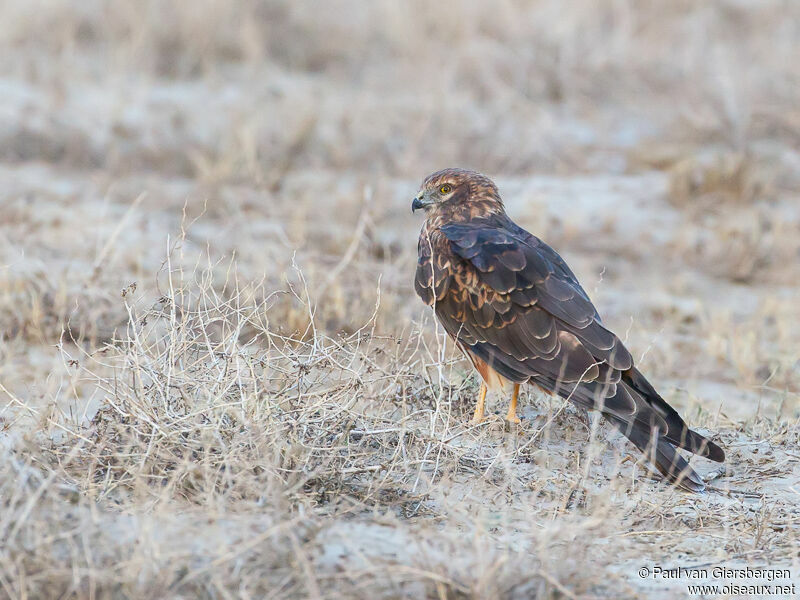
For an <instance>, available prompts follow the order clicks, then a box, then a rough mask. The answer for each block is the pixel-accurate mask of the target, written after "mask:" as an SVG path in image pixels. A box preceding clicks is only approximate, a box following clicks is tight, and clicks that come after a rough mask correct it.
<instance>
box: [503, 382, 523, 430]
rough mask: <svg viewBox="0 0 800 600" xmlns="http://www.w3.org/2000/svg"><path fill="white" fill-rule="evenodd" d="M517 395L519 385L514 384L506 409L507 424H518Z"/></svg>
mask: <svg viewBox="0 0 800 600" xmlns="http://www.w3.org/2000/svg"><path fill="white" fill-rule="evenodd" d="M518 395H519V384H518V383H515V384H514V393H513V394H512V395H511V405H510V406H509V407H508V414H506V421H508V422H509V423H519V422H520V421H519V417H518V416H517V396H518Z"/></svg>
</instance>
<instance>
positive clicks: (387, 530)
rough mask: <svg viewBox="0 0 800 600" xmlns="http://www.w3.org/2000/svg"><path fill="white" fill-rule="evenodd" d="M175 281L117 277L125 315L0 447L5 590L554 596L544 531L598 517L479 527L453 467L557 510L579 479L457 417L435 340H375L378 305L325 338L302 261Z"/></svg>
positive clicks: (66, 348) (68, 350)
mask: <svg viewBox="0 0 800 600" xmlns="http://www.w3.org/2000/svg"><path fill="white" fill-rule="evenodd" d="M168 275H169V276H168V283H167V284H166V287H167V290H168V291H166V292H165V293H164V295H163V297H162V298H160V299H159V301H158V302H156V303H155V304H152V302H150V303H148V301H147V300H146V299H145V298H141V299H138V298H139V296H141V292H140V293H139V294H137V293H136V291H135V286H131V287H129V288H126V289H125V290H123V293H122V298H121V300H120V301H121V303H122V304H123V305H124V308H125V310H126V312H127V313H128V316H129V318H128V321H127V325H126V326H125V327H124V329H123V330H120V331H118V332H117V333H116V334H115V336H114V337H113V339H111V340H109V341H108V342H107V343H106V344H104V345H103V346H102V347H100V348H98V349H95V350H92V349H87V348H82V347H81V346H80V345H78V346H76V345H71V344H67V343H65V344H63V346H62V347H61V351H62V354H63V356H64V361H65V363H66V366H67V368H68V369H69V370H71V371H72V372H73V373H74V376H73V377H72V378H71V379H70V380H68V381H65V382H64V384H63V386H62V389H61V390H60V395H59V398H58V399H57V400H59V401H58V402H54V403H53V405H52V406H51V407H50V409H49V410H48V411H45V412H42V413H39V414H38V415H37V416H38V426H36V427H34V428H33V430H32V431H31V432H30V433H29V435H28V436H26V437H25V438H24V439H23V440H21V441H20V442H19V443H18V444H16V445H11V444H10V445H9V446H8V448H7V449H6V450H5V454H6V460H4V461H2V466H0V469H2V474H0V503H1V504H2V510H1V511H0V514H2V517H0V536H2V538H3V539H4V540H5V544H4V546H3V549H2V550H1V551H0V585H1V586H2V587H3V589H4V590H5V592H6V593H7V594H8V595H9V596H12V597H21V596H25V595H26V594H27V595H29V596H31V597H36V596H48V597H52V596H56V595H63V596H70V595H72V596H78V597H83V596H88V597H126V596H127V597H161V596H162V595H164V594H170V595H179V596H180V595H184V596H186V597H196V596H198V595H202V596H209V597H226V596H227V595H228V594H231V593H233V594H236V595H249V596H251V597H266V595H267V594H273V597H319V598H322V597H326V598H328V597H370V598H374V597H381V596H384V597H397V596H403V595H406V594H409V593H411V594H417V595H422V594H426V595H436V596H438V597H458V596H464V595H470V594H477V595H479V596H480V597H492V596H497V595H501V594H507V593H512V594H517V595H520V597H526V594H530V593H534V592H536V591H538V592H549V593H559V592H558V590H562V591H563V590H565V588H564V586H563V584H562V583H561V581H562V580H563V579H564V578H565V577H566V578H570V575H571V574H572V570H573V569H575V568H577V567H576V566H575V565H576V563H575V562H574V560H572V561H566V562H565V561H561V560H559V559H558V558H557V554H554V553H553V552H552V547H550V549H549V550H548V551H547V552H542V551H541V550H543V549H544V548H545V540H548V542H547V544H548V545H549V546H551V544H552V543H553V540H555V543H558V540H559V539H561V538H562V537H563V538H564V539H572V538H573V537H574V536H575V535H578V533H579V532H580V531H581V530H584V529H587V528H588V529H592V528H597V527H598V526H599V524H600V522H601V520H600V521H599V520H598V518H597V515H596V513H595V514H594V515H593V514H591V512H592V511H591V510H589V509H587V511H586V514H581V515H578V516H576V519H577V520H573V521H570V520H569V519H567V521H565V522H562V523H559V524H555V523H554V524H552V525H549V526H542V525H541V524H539V525H536V524H535V522H536V519H533V518H531V519H529V520H525V519H526V511H528V513H527V517H530V516H532V515H533V513H534V512H535V511H539V510H550V509H545V508H544V506H545V505H544V504H543V505H542V507H539V508H537V507H534V506H526V507H524V508H523V509H522V512H521V513H519V514H516V515H514V514H513V512H508V513H506V514H503V513H498V514H495V515H493V516H491V518H490V519H489V525H487V526H485V527H483V526H479V525H478V520H477V519H476V517H477V515H479V514H481V510H482V509H481V508H480V506H477V507H476V503H475V502H474V497H472V498H471V497H470V496H471V495H473V496H474V495H475V494H477V495H478V496H479V497H480V496H481V495H482V494H484V493H485V490H483V489H482V488H478V487H476V488H475V489H471V490H470V489H468V488H465V487H461V488H460V487H459V485H461V486H463V484H464V482H465V481H466V482H470V481H473V480H476V481H478V482H479V483H480V484H481V485H484V484H486V483H487V482H488V484H489V486H488V488H487V489H489V490H490V492H489V493H490V495H491V496H496V495H497V494H498V493H500V494H503V493H505V494H513V493H514V492H516V493H519V491H520V490H526V491H530V492H531V493H532V494H533V495H534V496H540V497H545V498H550V499H551V500H553V499H555V501H556V505H558V504H562V505H566V504H567V503H571V502H572V501H573V497H574V492H575V489H574V487H573V486H572V485H571V484H570V482H569V481H566V483H567V485H566V486H562V487H556V488H553V487H552V483H553V482H552V481H549V480H548V479H547V478H541V477H540V478H538V479H537V478H533V477H532V476H531V477H530V478H529V479H525V478H520V477H518V476H517V475H513V474H512V472H513V471H512V469H510V465H511V463H512V462H522V463H529V464H530V465H531V467H530V468H531V469H536V468H537V465H536V463H537V460H538V459H537V457H536V456H535V453H534V448H535V446H534V445H533V444H531V443H530V442H528V443H527V444H522V445H516V446H514V447H509V448H506V447H504V443H503V442H502V441H500V442H497V441H496V440H493V441H489V440H486V439H485V436H484V438H479V437H478V435H479V434H477V433H476V432H474V431H470V430H468V429H467V428H465V427H461V423H463V421H465V418H466V416H467V413H468V411H469V410H470V407H469V405H467V404H466V403H464V402H462V399H463V396H465V395H469V396H471V395H472V394H473V393H474V389H473V388H474V384H473V383H472V382H470V381H468V380H463V379H462V381H461V383H459V384H458V385H456V384H452V383H450V382H449V381H450V380H451V379H453V380H455V379H457V378H455V377H453V376H452V373H448V372H447V370H448V369H449V368H450V365H451V364H452V363H451V362H448V361H447V360H443V358H444V356H445V355H444V354H443V353H442V351H441V350H442V349H441V348H440V347H436V345H435V344H436V342H437V340H438V338H433V337H431V338H425V337H424V336H422V335H421V334H419V333H413V332H412V333H410V334H409V335H408V336H406V338H405V339H396V338H393V337H388V336H379V335H377V334H376V332H375V329H374V323H375V315H373V316H372V318H367V319H365V322H364V325H363V327H361V328H360V329H357V330H356V331H355V332H354V333H352V334H348V335H340V336H335V335H334V336H329V335H325V334H323V333H321V332H320V331H318V330H317V329H316V327H315V318H316V315H315V309H314V308H313V303H312V302H311V300H310V299H309V294H308V291H307V290H306V289H305V288H304V286H303V278H302V275H301V274H300V275H299V276H298V278H297V285H289V286H288V287H287V289H286V290H285V291H284V292H282V293H281V294H275V293H266V292H265V291H264V289H263V288H261V287H260V286H258V285H254V286H240V285H238V283H237V282H236V281H235V277H234V278H233V279H234V281H233V283H230V284H224V285H222V286H214V285H212V283H211V281H212V279H213V277H212V276H211V273H210V271H209V272H197V274H196V276H195V277H192V278H190V281H187V282H182V281H181V277H180V275H179V274H177V273H175V274H173V273H171V272H170V273H168ZM173 275H175V276H174V277H173ZM148 304H149V305H148ZM287 311H303V312H304V313H305V320H304V322H306V323H307V326H306V328H305V330H304V331H300V332H297V333H296V334H294V335H287V334H284V333H279V332H278V330H279V329H280V327H279V326H278V325H279V323H280V322H283V321H287V320H293V321H294V322H300V321H303V319H301V318H299V317H298V315H297V314H293V315H289V314H288V312H287ZM66 398H69V399H70V401H69V402H65V399H66ZM85 406H91V407H93V408H91V409H89V410H87V409H86V408H84V407H85ZM500 438H502V436H500ZM476 440H479V441H478V442H477V443H476ZM529 475H531V474H530V473H529ZM532 481H536V482H537V483H536V484H535V489H534V488H532V487H531V486H532V485H534V484H532V483H531V482H532ZM482 502H484V500H481V499H479V500H478V504H480V503H482ZM598 502H600V501H598ZM594 509H597V507H596V506H595V507H594ZM600 509H602V510H605V508H603V507H602V506H601V507H600ZM520 518H522V519H523V523H524V525H522V532H523V535H522V536H521V537H516V538H512V537H509V536H512V534H513V533H514V531H516V533H517V534H519V532H520V529H519V527H520V525H516V526H515V527H516V530H512V529H504V528H503V527H500V526H501V525H503V524H506V525H508V524H509V523H510V522H512V520H516V519H520ZM545 522H547V521H546V520H545ZM465 536H468V538H469V539H468V540H467V539H466V538H465ZM590 546H591V544H589V545H586V546H585V547H584V549H582V550H581V553H582V552H585V551H588V548H589V547H590ZM571 553H573V554H574V552H573V551H571ZM454 556H456V557H457V558H453V557H454ZM573 558H575V557H573ZM587 585H589V584H587Z"/></svg>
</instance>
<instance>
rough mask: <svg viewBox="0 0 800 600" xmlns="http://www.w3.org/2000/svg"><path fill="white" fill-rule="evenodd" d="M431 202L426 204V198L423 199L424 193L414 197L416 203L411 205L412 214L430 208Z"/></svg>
mask: <svg viewBox="0 0 800 600" xmlns="http://www.w3.org/2000/svg"><path fill="white" fill-rule="evenodd" d="M429 204H430V202H426V201H425V198H424V197H423V195H422V193H421V192H420V193H419V194H417V195H416V196H415V197H414V201H413V202H412V203H411V212H412V213H413V212H414V211H416V210H417V209H418V208H425V207H426V206H428V205H429Z"/></svg>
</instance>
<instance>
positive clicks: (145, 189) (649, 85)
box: [0, 1, 800, 598]
mask: <svg viewBox="0 0 800 600" xmlns="http://www.w3.org/2000/svg"><path fill="white" fill-rule="evenodd" d="M3 10H4V13H5V15H4V16H5V18H4V19H3V20H4V24H3V25H2V26H1V27H0V47H1V48H2V49H3V52H2V53H0V54H2V58H0V67H1V68H2V70H0V73H1V75H0V90H1V91H2V96H3V100H2V102H1V103H0V190H2V191H0V426H2V433H0V448H1V449H2V453H3V460H2V461H1V462H2V466H0V469H2V473H0V503H2V509H1V510H0V534H1V535H0V539H3V540H4V542H3V544H2V545H0V590H2V595H4V596H8V597H10V598H50V597H65V598H69V597H76V598H163V597H170V598H193V597H209V598H232V597H253V598H261V597H272V598H299V597H304V598H305V597H311V598H351V597H358V598H378V597H385V598H400V597H431V598H470V597H472V598H530V597H553V598H562V597H569V598H571V597H581V598H583V597H612V598H620V597H631V598H632V597H642V596H648V597H656V598H673V597H676V596H695V597H712V598H715V597H740V596H741V597H751V596H756V595H757V594H755V593H754V592H755V591H759V592H760V593H762V594H765V593H766V592H765V590H764V589H761V590H754V589H749V590H744V591H741V593H739V592H737V591H732V590H731V589H730V588H728V590H727V593H726V591H724V590H722V589H719V590H716V591H714V590H705V591H696V592H693V591H691V590H689V589H688V587H687V586H688V585H691V584H693V583H694V581H693V580H692V579H691V577H692V574H691V573H689V572H684V573H683V574H681V575H680V576H678V577H673V578H670V577H662V576H660V575H654V573H656V572H657V568H663V569H673V568H676V567H684V568H688V569H690V571H691V570H692V569H707V571H708V573H706V575H707V577H705V580H704V581H702V582H701V583H710V584H712V585H718V586H720V588H722V586H724V585H725V584H736V585H764V584H768V585H786V586H791V585H792V584H794V585H795V586H796V587H797V588H800V556H799V555H798V552H797V548H798V541H799V540H800V508H798V507H799V506H800V502H799V501H800V498H799V497H798V493H800V451H799V450H798V441H800V358H799V357H800V286H799V285H798V281H800V177H799V176H798V173H800V168H799V167H800V151H798V147H799V146H798V141H799V140H800V113H798V112H797V108H796V102H795V100H796V93H797V91H798V89H797V81H800V71H798V70H797V69H798V66H797V65H796V64H794V63H795V62H796V61H792V60H790V58H791V57H792V56H795V55H796V52H797V51H798V50H800V48H798V44H800V42H799V41H798V40H800V32H798V31H797V25H796V23H797V22H800V20H797V19H795V20H794V21H793V20H792V19H790V18H789V17H788V16H787V14H786V13H787V11H788V12H791V11H792V10H794V9H793V8H791V7H788V6H786V5H784V4H782V3H777V2H762V3H755V4H752V5H750V4H748V5H745V4H743V3H738V2H720V3H714V4H710V5H708V6H695V5H693V4H690V3H675V5H674V6H673V5H670V6H669V7H668V6H666V5H661V6H657V5H655V4H654V5H652V6H644V5H638V4H635V5H634V4H628V3H612V2H609V3H606V2H600V3H596V2H592V3H589V2H581V3H576V4H575V5H574V7H573V8H572V9H571V10H569V11H565V10H563V9H562V8H561V7H560V3H557V2H552V3H550V2H538V3H530V4H528V3H511V2H509V3H501V4H499V5H497V7H496V8H495V9H493V10H489V9H487V8H486V7H485V6H484V5H482V4H481V3H471V2H463V3H459V2H447V3H444V4H442V5H441V7H438V8H433V7H430V6H428V5H427V4H422V3H419V4H413V5H412V4H409V5H407V6H405V5H402V4H398V3H389V2H376V3H373V4H371V5H370V7H369V8H363V6H362V5H356V4H355V3H349V2H342V3H340V4H338V5H337V6H335V7H334V6H333V5H331V6H327V5H326V7H324V8H322V7H315V6H312V5H310V4H302V3H300V4H297V3H294V4H290V3H283V2H266V3H261V2H242V3H217V2H210V1H209V2H203V3H198V4H193V3H192V4H190V3H162V2H155V1H153V2H147V3H142V4H140V5H136V6H135V7H134V5H131V6H130V7H127V8H125V7H122V6H120V5H111V4H107V3H103V2H89V3H85V4H83V5H82V6H81V7H73V6H70V5H69V4H68V3H61V2H43V3H39V4H36V5H33V4H29V3H23V2H10V3H8V4H7V6H6V7H5V8H4V9H3ZM795 16H798V17H800V15H795ZM767 32H769V35H768V34H767ZM667 49H671V51H670V52H667ZM450 165H459V166H465V167H472V168H477V169H480V170H482V171H484V172H486V173H487V174H489V175H491V176H492V177H494V178H495V179H496V181H497V182H498V184H499V186H500V189H501V193H502V195H503V197H504V199H505V201H506V205H507V209H508V212H509V214H510V215H511V216H512V218H514V219H515V220H516V221H517V222H518V223H519V224H520V225H522V226H524V227H525V228H527V229H529V230H530V231H532V232H533V233H535V234H537V235H539V236H540V237H542V238H544V239H545V240H546V241H547V242H548V243H550V244H551V245H553V246H554V247H555V248H557V249H558V250H559V251H560V252H561V253H562V255H563V256H564V257H565V258H566V259H567V260H568V262H569V263H570V265H571V266H572V268H573V270H574V271H575V272H576V274H577V275H578V277H579V278H580V279H581V281H582V282H583V284H584V287H585V288H586V289H587V290H588V291H589V293H590V294H591V295H592V297H593V299H594V301H595V304H596V305H597V306H598V309H599V310H600V312H601V314H602V315H603V317H604V320H605V322H606V323H607V324H608V325H609V326H610V327H611V328H612V329H613V330H615V331H616V332H618V333H619V335H620V336H621V337H623V338H624V339H625V340H626V343H627V345H628V347H629V348H630V349H631V350H632V351H633V353H634V355H635V356H636V358H637V360H638V364H639V366H640V368H641V370H642V371H643V372H645V373H646V374H647V375H648V377H649V378H650V379H651V381H652V382H653V383H654V385H655V386H656V387H657V388H658V389H659V390H660V391H661V393H662V395H663V396H664V397H665V398H666V399H667V400H668V401H669V402H670V403H671V404H672V405H673V406H675V407H676V408H677V409H678V410H679V411H680V412H681V414H682V415H684V417H685V418H686V420H687V421H688V422H689V423H690V424H691V425H692V426H693V427H694V428H696V429H698V430H699V431H701V432H704V433H705V434H707V435H710V436H712V438H713V439H714V440H715V441H717V442H718V443H719V444H720V445H722V446H723V447H724V448H725V450H726V452H727V456H728V460H727V461H726V463H725V464H724V465H722V466H720V465H717V464H714V463H708V462H704V461H703V460H702V459H696V460H693V462H692V464H693V465H695V468H696V469H697V470H698V471H699V472H700V473H701V474H702V475H703V476H704V477H706V479H707V480H709V482H710V484H709V491H707V492H706V493H705V494H700V495H690V494H686V493H683V492H680V491H676V490H674V489H672V488H670V487H668V486H666V485H664V484H663V483H661V482H660V481H658V480H657V479H653V478H651V477H650V476H649V475H648V472H647V469H646V467H645V466H644V465H642V464H641V463H637V459H638V457H637V456H636V455H635V454H633V453H632V452H631V448H630V447H629V446H628V445H627V444H626V443H625V442H624V440H622V439H619V437H618V436H616V435H614V434H612V433H611V432H609V431H608V430H607V428H606V427H605V426H604V425H603V424H602V422H599V421H596V420H593V421H590V422H589V423H586V422H584V421H583V420H582V419H581V418H579V415H578V414H577V413H576V412H575V411H573V409H572V408H570V407H568V406H565V405H564V404H563V403H562V402H561V401H560V400H557V399H553V398H549V397H545V396H542V395H540V394H538V393H537V392H534V391H533V390H528V391H526V393H525V396H524V398H523V402H522V410H521V413H522V417H523V423H522V425H521V426H520V427H518V428H513V429H510V428H508V427H507V426H504V424H503V423H502V422H501V420H500V419H499V418H498V419H490V420H489V421H488V422H487V423H485V424H482V425H480V426H477V427H476V426H471V425H469V424H468V419H469V416H470V414H471V411H472V409H473V407H474V404H473V402H474V399H475V397H476V394H477V386H478V382H477V381H476V379H475V376H474V375H473V374H472V373H471V371H470V369H469V367H468V365H467V364H466V363H465V362H464V361H463V360H462V359H461V358H460V357H459V356H458V355H457V354H456V353H454V352H453V348H452V347H451V346H450V344H449V343H447V342H446V341H445V338H444V337H443V335H442V333H441V331H440V330H437V329H436V327H435V323H434V322H433V319H432V315H431V314H430V313H429V312H428V311H427V310H426V309H425V308H424V307H423V306H422V305H421V303H420V302H419V301H418V299H417V298H416V297H415V296H414V293H413V288H412V285H411V281H412V277H413V269H414V265H415V261H416V236H417V232H418V230H419V226H420V218H419V216H418V215H417V216H412V215H411V214H410V210H409V209H410V201H411V198H412V196H413V194H414V193H415V192H416V190H417V187H418V185H419V182H420V181H421V179H422V177H423V176H424V175H426V174H427V173H428V172H430V171H433V170H435V169H438V168H440V167H443V166H450ZM505 402H506V400H505V399H503V398H492V399H491V403H490V408H491V410H492V411H493V412H494V413H496V414H503V411H504V410H505ZM645 567H646V568H647V569H649V572H648V574H647V575H645V576H644V577H641V576H640V569H642V568H645ZM714 567H729V568H751V569H755V568H761V569H764V568H769V569H787V570H788V573H786V572H779V573H777V575H775V573H773V575H775V577H774V580H771V579H773V576H772V575H770V576H769V577H768V575H767V574H764V573H762V574H760V575H754V574H753V573H750V574H747V573H745V574H744V575H742V576H735V575H731V574H730V573H729V574H728V576H716V575H713V574H711V571H712V569H713V568H714ZM692 573H699V574H700V575H703V573H702V572H699V571H692ZM782 591H783V590H781V589H777V588H776V589H773V590H771V591H770V592H769V593H770V594H771V595H772V597H780V596H781V593H782ZM751 592H752V593H751ZM786 592H787V593H786V594H784V595H785V596H788V595H789V588H787V590H786Z"/></svg>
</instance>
